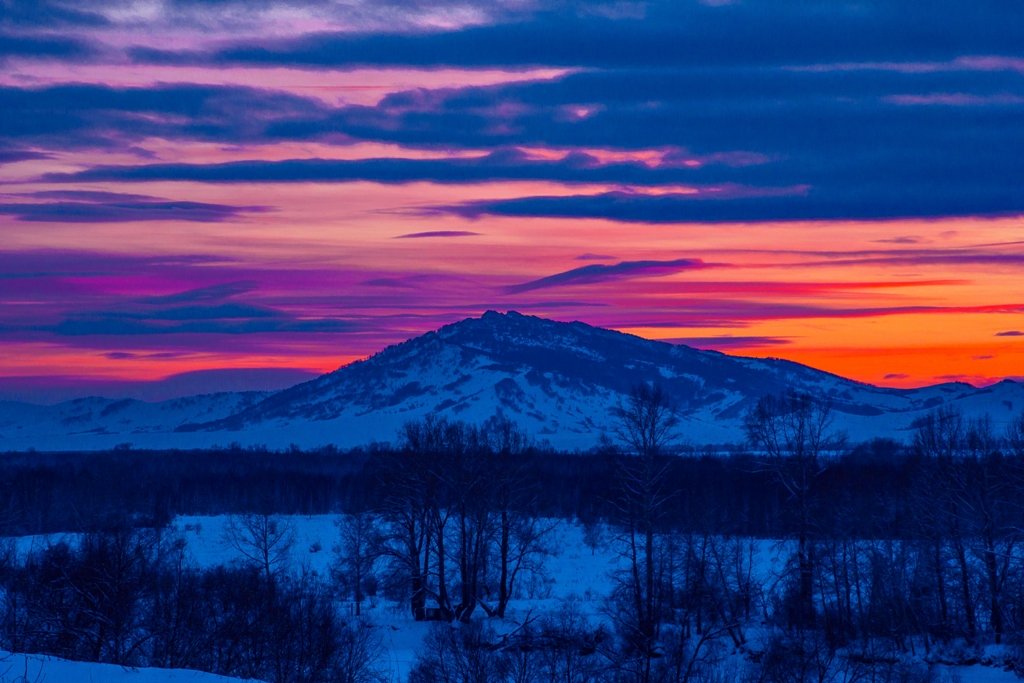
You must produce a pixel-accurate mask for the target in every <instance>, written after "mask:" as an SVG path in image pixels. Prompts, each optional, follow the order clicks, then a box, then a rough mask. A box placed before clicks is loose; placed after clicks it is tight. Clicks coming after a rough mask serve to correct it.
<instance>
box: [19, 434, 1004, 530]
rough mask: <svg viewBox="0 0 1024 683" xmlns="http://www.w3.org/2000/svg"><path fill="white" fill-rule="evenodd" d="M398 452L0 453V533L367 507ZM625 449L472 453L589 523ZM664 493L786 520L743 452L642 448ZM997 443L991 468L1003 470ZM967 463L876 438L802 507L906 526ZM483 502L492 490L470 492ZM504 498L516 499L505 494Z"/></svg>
mask: <svg viewBox="0 0 1024 683" xmlns="http://www.w3.org/2000/svg"><path fill="white" fill-rule="evenodd" d="M401 453H402V451H401V450H390V449H379V450H374V451H372V452H368V451H363V450H354V451H331V450H328V451H302V452H299V451H295V452H285V453H278V452H267V451H263V450H259V449H220V450H210V451H108V452H82V453H28V454H6V455H0V534H2V535H25V534H39V533H50V532H59V531H90V530H93V531H95V530H100V529H103V528H104V526H105V525H110V524H111V523H114V522H119V521H120V520H122V519H123V518H124V516H126V515H129V516H131V517H132V518H133V519H135V520H137V522H138V523H139V524H140V525H162V524H164V523H166V522H167V521H169V520H170V519H171V518H173V517H174V516H175V515H214V514H232V513H241V512H269V513H276V514H304V515H309V514H326V513H336V512H343V513H352V512H359V511H364V510H377V509H380V508H381V507H382V506H383V505H384V504H385V502H386V501H387V499H388V497H389V496H390V495H392V493H393V491H392V490H391V489H390V488H389V487H390V486H391V483H390V480H391V478H392V473H391V472H390V471H389V470H391V469H394V468H395V466H396V464H400V463H401V460H400V458H401ZM632 457H633V456H631V455H627V454H624V453H622V452H619V451H616V450H611V449H609V450H606V451H601V452H596V453H590V454H583V455H580V454H564V453H555V452H550V451H545V450H539V449H535V448H527V449H524V450H523V451H522V452H520V453H518V454H517V455H516V457H515V460H514V462H508V461H507V459H506V460H504V461H503V460H502V459H500V458H492V459H487V460H484V461H481V463H480V467H481V468H484V469H487V470H491V471H494V472H497V471H500V470H502V469H505V468H509V467H511V466H512V465H514V468H515V471H516V477H517V478H518V479H519V480H520V482H521V486H522V487H524V488H528V489H530V490H531V491H532V495H531V497H532V500H531V503H530V504H531V506H533V509H535V510H536V511H537V513H538V514H540V515H541V516H545V517H553V518H562V519H572V518H576V519H580V520H582V521H585V522H586V521H600V520H610V519H613V518H615V516H616V514H617V511H616V503H615V501H616V497H617V487H618V485H619V483H620V477H621V474H622V467H623V465H624V464H626V463H629V462H630V461H631V458H632ZM655 457H656V460H657V462H658V466H659V467H660V468H663V469H664V472H663V475H662V476H663V479H664V485H665V486H666V487H667V488H669V489H671V490H672V491H673V492H674V494H673V496H672V497H671V498H670V499H669V500H668V501H666V503H665V511H664V513H663V514H662V515H661V516H660V519H659V522H658V523H659V524H660V525H663V526H665V527H666V528H672V529H676V530H687V529H701V530H704V529H710V530H712V531H715V532H716V533H729V534H742V535H749V536H760V537H777V536H783V535H787V534H788V533H789V531H791V529H792V526H793V524H794V523H795V522H796V520H795V519H794V518H793V515H792V510H790V509H789V507H790V505H789V503H790V494H789V492H788V491H787V490H786V488H785V486H784V485H783V483H782V482H780V481H779V479H778V477H777V476H776V475H775V474H774V473H773V472H771V471H769V470H767V469H766V468H765V467H764V463H763V458H762V457H761V456H759V455H752V454H750V453H737V454H731V455H701V454H689V455H686V456H683V457H680V456H678V455H657V456H655ZM1018 462H1019V456H1017V455H1014V454H1012V453H1003V454H1002V457H1001V458H1000V459H999V460H998V461H997V462H994V463H991V467H995V468H1011V469H1012V468H1014V467H1016V466H1017V465H1018ZM975 467H976V462H974V461H965V460H962V459H957V460H955V461H953V462H942V461H939V460H937V459H935V458H930V457H924V456H923V455H921V453H920V452H918V451H917V450H916V449H915V448H914V447H911V446H904V445H901V444H897V443H895V442H891V441H886V440H878V441H873V442H871V443H867V444H863V445H859V446H856V447H852V448H850V449H849V450H847V451H845V452H843V453H842V454H841V455H836V456H834V457H830V458H829V459H828V467H827V468H826V469H825V470H824V471H823V472H822V473H820V475H819V476H818V478H817V480H816V481H815V487H816V491H817V492H819V493H820V495H819V496H818V498H819V500H818V502H817V508H816V509H815V510H814V517H815V520H816V524H817V525H818V526H819V527H820V528H821V530H822V533H826V534H827V533H829V532H830V531H832V532H835V533H842V534H844V535H849V534H851V533H854V534H856V535H858V536H862V537H887V538H892V537H909V536H914V535H916V534H918V533H920V529H919V526H918V525H917V523H916V521H915V519H914V518H915V514H916V510H917V506H916V503H915V500H914V496H913V495H912V494H913V492H914V491H915V490H920V487H921V485H922V483H923V482H928V481H932V480H933V479H934V478H935V477H937V476H939V475H940V471H941V472H945V474H943V475H942V476H953V474H954V473H953V472H950V471H948V470H949V469H950V468H952V469H953V470H963V472H962V474H963V475H964V476H967V475H968V470H970V469H972V468H975ZM483 502H484V503H485V504H490V502H493V499H489V500H485V501H483ZM510 504H512V505H515V504H516V501H514V500H513V501H510Z"/></svg>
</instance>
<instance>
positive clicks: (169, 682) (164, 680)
mask: <svg viewBox="0 0 1024 683" xmlns="http://www.w3.org/2000/svg"><path fill="white" fill-rule="evenodd" d="M241 680H242V679H240V678H227V677H226V676H218V675H216V674H208V673H203V672H201V671H187V670H185V669H126V668H124V667H121V666H117V665H115V664H95V663H93V662H72V661H68V660H66V659H60V658H58V657H47V656H45V655H23V654H12V653H10V652H3V651H0V683H92V682H95V683H100V682H101V681H103V682H104V683H105V682H106V681H110V683H229V682H234V681H241Z"/></svg>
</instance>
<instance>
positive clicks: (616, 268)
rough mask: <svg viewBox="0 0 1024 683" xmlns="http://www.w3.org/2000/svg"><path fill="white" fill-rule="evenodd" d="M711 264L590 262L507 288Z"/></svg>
mask: <svg viewBox="0 0 1024 683" xmlns="http://www.w3.org/2000/svg"><path fill="white" fill-rule="evenodd" d="M710 267H713V266H712V265H711V264H707V263H704V262H703V261H701V260H700V259H675V260H672V261H622V262H621V263H616V264H614V265H602V264H593V265H590V266H582V267H580V268H573V269H572V270H567V271H565V272H563V273H556V274H554V275H549V276H547V277H542V278H539V279H537V280H531V281H529V282H524V283H522V284H518V285H513V286H511V287H507V288H506V290H505V291H507V292H509V293H510V294H517V293H520V292H529V291H532V290H535V289H549V288H551V287H564V286H566V285H581V284H594V283H597V282H606V281H608V280H620V279H625V278H635V277H652V276H657V275H671V274H672V273H678V272H680V271H684V270H700V269H703V268H710Z"/></svg>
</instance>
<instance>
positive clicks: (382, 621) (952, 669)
mask: <svg viewBox="0 0 1024 683" xmlns="http://www.w3.org/2000/svg"><path fill="white" fill-rule="evenodd" d="M229 519H230V518H228V517H226V516H216V517H199V516H186V517H179V518H177V519H176V520H175V521H174V523H173V524H172V527H173V529H172V531H173V532H175V533H178V534H180V535H181V536H182V537H183V538H184V539H185V540H186V542H187V549H188V554H189V555H190V557H191V560H192V561H194V562H195V564H196V565H197V566H199V567H202V568H210V567H215V566H218V565H227V564H231V563H234V562H239V561H240V556H239V554H238V552H237V551H236V550H234V549H233V548H232V547H231V545H230V543H229V542H228V541H227V540H226V533H225V530H226V527H227V525H228V522H229ZM284 519H286V520H288V522H289V524H290V525H291V526H292V527H293V528H294V532H295V543H294V546H293V548H292V550H291V557H290V559H291V564H292V566H293V568H294V569H295V570H296V571H298V570H302V569H305V570H309V571H314V572H316V573H318V574H321V575H328V574H329V573H330V569H331V565H332V563H333V562H334V560H335V554H334V552H333V551H332V548H334V546H336V545H337V538H338V529H337V526H336V522H337V520H338V516H337V515H319V516H311V517H305V516H293V517H286V518H284ZM61 540H67V541H71V542H73V538H72V537H69V536H66V535H53V536H34V537H21V538H18V539H16V546H17V549H18V551H19V552H27V551H28V550H30V549H32V548H39V547H41V546H45V545H48V544H50V543H55V542H58V541H61ZM592 540H593V539H592ZM596 540H597V543H596V544H593V546H594V547H593V548H591V547H589V546H588V545H587V544H586V543H585V541H584V530H583V527H581V526H580V525H578V524H574V523H569V522H562V523H560V524H559V525H558V526H557V527H556V528H555V530H554V531H553V532H552V533H551V534H550V536H549V538H548V539H547V546H548V547H547V550H548V554H546V555H545V556H544V558H543V563H542V567H540V568H539V571H537V572H533V573H528V574H527V575H526V576H524V577H523V578H522V580H521V582H520V584H519V592H520V596H519V598H518V599H517V600H514V601H513V602H512V603H511V606H510V609H509V612H508V616H507V618H506V619H505V620H504V621H503V622H497V623H495V622H493V621H492V622H491V625H492V626H493V627H494V628H495V630H496V632H497V633H499V634H500V633H502V632H507V631H511V630H513V629H515V628H516V627H517V626H518V624H520V623H522V621H523V620H525V619H528V618H530V617H536V616H539V615H544V614H552V613H555V612H557V610H558V609H560V607H561V606H562V605H563V604H565V602H566V601H570V602H571V603H572V604H573V605H574V607H575V609H576V610H578V612H579V613H580V614H581V615H584V616H586V617H587V618H588V619H590V620H592V621H593V622H595V623H596V622H598V621H601V620H604V619H606V618H607V617H605V616H604V613H603V610H604V606H605V598H606V597H607V596H608V595H609V593H610V592H611V590H612V578H611V575H612V573H613V572H614V571H615V570H616V568H617V567H618V566H619V563H620V561H621V558H619V557H618V556H617V554H616V552H615V550H614V542H613V540H614V539H613V538H612V536H611V535H610V533H608V532H607V531H606V532H604V533H603V534H602V535H601V537H600V538H598V539H596ZM788 552H789V550H788V549H787V548H786V547H785V544H783V543H781V542H779V541H774V540H763V539H762V540H757V541H756V542H755V548H754V557H753V563H752V564H753V573H754V574H755V576H756V577H757V578H758V579H759V580H760V581H762V582H763V583H764V584H765V585H766V586H770V585H772V584H773V583H774V582H776V581H778V580H779V578H780V576H781V575H782V572H783V571H784V566H785V558H786V556H787V555H788ZM363 614H364V617H365V618H366V619H367V621H368V622H369V623H370V624H371V625H372V626H373V627H374V628H375V629H376V630H377V633H378V635H379V639H380V642H381V644H382V646H383V656H382V661H381V662H380V667H379V668H380V670H381V671H382V673H384V674H386V675H387V676H388V677H389V679H390V680H392V681H395V682H396V683H400V682H402V681H405V680H406V678H407V676H408V672H409V670H410V669H411V667H412V666H413V664H414V662H415V660H416V657H417V653H418V652H419V650H420V649H421V647H422V644H423V641H424V638H425V637H426V635H427V633H428V631H429V629H430V628H431V624H430V623H426V622H416V621H414V620H413V619H412V617H411V615H410V613H409V610H408V609H407V608H406V607H404V606H400V605H397V604H395V603H394V602H391V601H388V600H384V599H381V598H378V597H370V598H368V599H367V601H366V602H365V603H364V604H363ZM993 659H995V658H993ZM0 661H2V664H0V683H15V682H17V683H22V681H26V682H28V683H32V682H36V681H38V682H40V683H43V682H46V683H63V682H64V681H138V682H139V683H149V682H152V683H163V682H165V681H167V682H174V681H189V682H193V681H194V682H196V683H214V682H215V681H237V680H240V679H234V678H226V677H223V676H217V675H213V674H207V673H201V672H195V671H186V670H163V669H125V668H122V667H119V666H112V665H104V664H93V663H84V662H70V661H67V660H62V659H57V658H52V657H44V656H40V655H21V654H7V653H4V654H3V659H2V660H0ZM935 669H936V673H937V674H938V676H937V678H936V680H938V681H950V682H951V683H953V682H956V681H963V682H965V683H966V682H973V681H978V682H981V683H989V682H991V683H997V682H998V683H1009V682H1010V681H1017V680H1019V679H1018V678H1016V676H1014V675H1013V674H1012V673H1010V672H1007V671H1004V670H1002V669H1000V668H996V667H994V666H985V665H984V664H979V665H975V666H969V667H967V666H937V667H935Z"/></svg>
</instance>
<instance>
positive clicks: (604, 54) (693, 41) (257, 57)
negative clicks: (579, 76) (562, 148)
mask: <svg viewBox="0 0 1024 683" xmlns="http://www.w3.org/2000/svg"><path fill="white" fill-rule="evenodd" d="M579 7H580V6H579V5H573V4H570V5H569V6H568V7H567V8H560V9H556V10H554V11H548V12H541V13H538V14H534V15H532V16H520V17H519V18H518V19H517V20H512V21H508V22H505V23H498V24H491V25H483V26H476V27H470V28H463V29H461V30H454V31H432V32H402V33H385V34H379V33H378V34H366V33H362V34H360V33H355V34H353V33H352V32H347V33H324V34H316V35H309V36H301V37H297V38H290V39H282V40H278V41H269V42H268V41H261V42H260V44H258V45H255V44H252V43H237V44H235V45H231V46H228V47H226V48H222V49H218V50H215V51H212V52H184V53H182V52H173V51H166V50H160V49H153V48H145V49H139V50H136V51H134V52H133V56H134V57H135V59H137V60H140V61H148V62H157V63H183V62H184V63H195V62H200V63H215V64H216V63H220V64H228V63H235V64H237V63H241V64H257V65H274V66H277V65H299V66H305V67H324V66H332V67H353V66H380V65H387V66H416V67H444V66H456V67H494V66H504V67H527V66H564V67H591V68H613V69H617V68H635V67H651V66H653V67H659V68H661V67H680V66H706V65H737V64H750V63H758V64H794V63H795V64H808V63H818V62H822V61H825V62H834V61H859V60H881V61H905V60H911V59H914V60H916V59H942V58H947V57H950V56H954V57H955V56H959V55H963V54H1004V53H1007V52H1013V51H1016V50H1019V48H1020V45H1021V44H1022V43H1024V22H1020V21H1011V20H1010V18H1011V17H1014V16H1016V17H1018V18H1019V16H1020V6H1019V4H1018V3H1016V2H1014V0H978V1H976V2H971V3H963V2H957V1H956V0H934V1H933V2H928V3H921V2H914V1H913V0H884V1H881V0H880V1H875V2H854V1H852V0H832V1H830V2H828V3H815V2H806V0H747V1H746V2H742V3H728V4H721V5H718V6H713V4H712V3H700V2H695V1H690V2H687V1H684V0H662V1H661V2H651V3H644V4H643V5H639V4H637V5H636V6H635V10H636V11H635V12H631V13H630V12H626V13H624V15H622V14H620V15H618V16H615V15H614V13H607V12H605V13H602V12H594V13H589V14H587V13H581V12H580V11H579ZM610 14H611V16H610Z"/></svg>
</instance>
